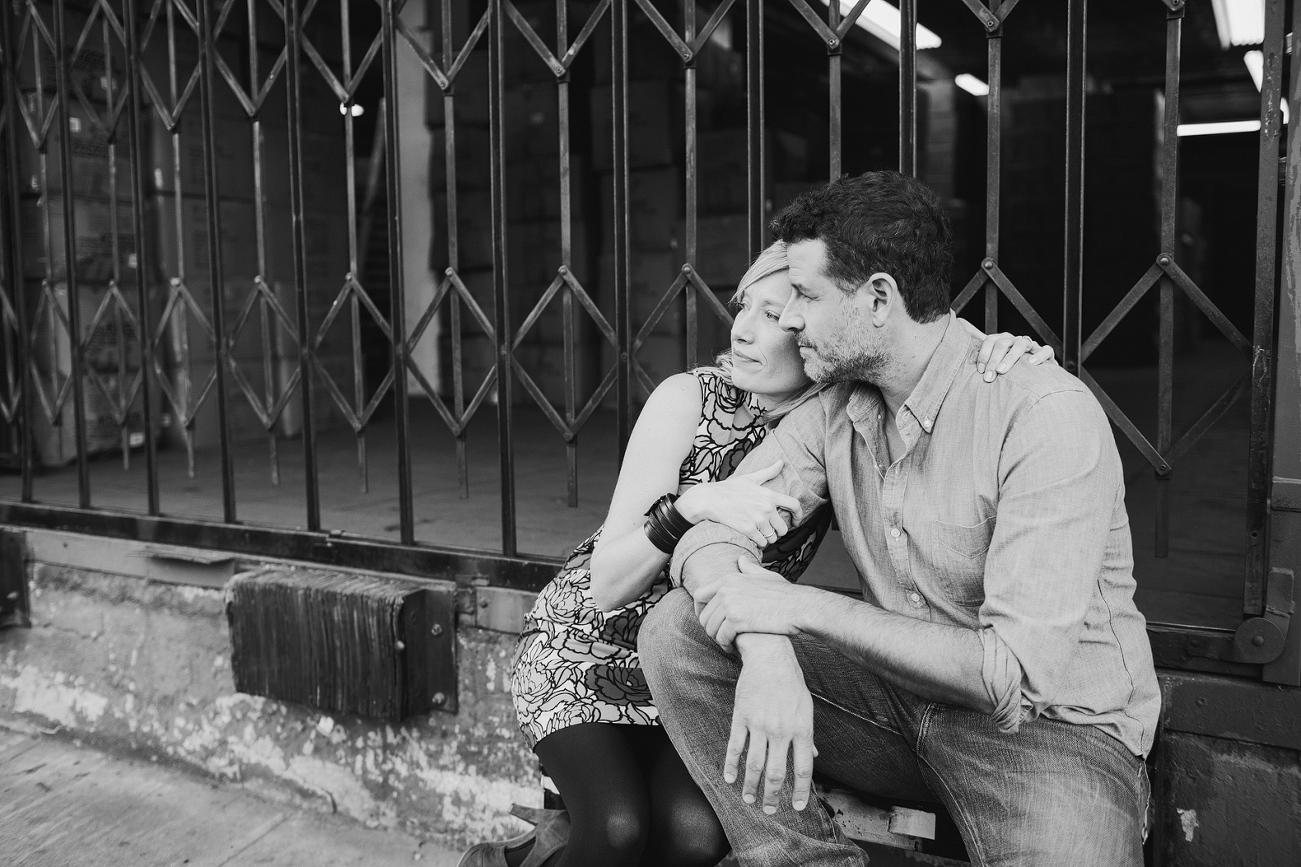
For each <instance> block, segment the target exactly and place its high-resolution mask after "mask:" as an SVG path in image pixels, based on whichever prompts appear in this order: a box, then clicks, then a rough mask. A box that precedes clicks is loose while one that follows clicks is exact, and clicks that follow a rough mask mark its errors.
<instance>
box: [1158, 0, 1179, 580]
mask: <svg viewBox="0 0 1301 867" xmlns="http://www.w3.org/2000/svg"><path fill="white" fill-rule="evenodd" d="M1183 17H1184V11H1183V7H1180V8H1178V9H1175V10H1170V11H1168V12H1167V13H1166V68H1165V117H1164V123H1163V126H1162V129H1163V133H1162V142H1161V176H1162V177H1161V252H1160V261H1161V264H1166V263H1167V262H1169V261H1170V259H1171V257H1173V256H1174V254H1175V247H1176V243H1177V241H1176V235H1175V230H1176V228H1177V226H1176V219H1177V216H1178V208H1179V65H1180V53H1181V47H1182V39H1183ZM1157 305H1158V314H1157V315H1158V338H1157V415H1156V449H1157V451H1158V452H1160V453H1161V455H1162V456H1163V457H1162V464H1161V465H1160V466H1158V467H1156V483H1157V484H1156V550H1155V552H1154V553H1155V554H1156V556H1157V557H1168V556H1170V467H1169V466H1168V465H1167V464H1166V463H1165V462H1164V456H1165V455H1166V454H1168V453H1169V452H1170V446H1171V444H1172V443H1173V442H1174V344H1175V286H1174V281H1173V280H1171V279H1170V278H1169V277H1167V276H1163V277H1162V278H1161V281H1160V284H1159V288H1158V301H1157Z"/></svg>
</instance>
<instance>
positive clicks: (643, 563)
mask: <svg viewBox="0 0 1301 867" xmlns="http://www.w3.org/2000/svg"><path fill="white" fill-rule="evenodd" d="M700 411H701V395H700V384H699V382H698V381H697V380H696V378H695V377H694V376H691V375H690V374H685V373H680V374H678V375H677V376H672V377H670V378H668V379H666V380H665V381H664V382H663V383H661V384H660V386H659V388H657V389H655V392H654V394H652V395H651V398H650V400H648V401H647V402H646V406H645V407H644V408H643V409H642V411H641V415H640V416H638V418H637V424H636V425H635V426H634V427H633V430H632V436H631V437H629V439H628V450H627V451H626V452H625V454H624V458H623V466H622V467H621V468H620V469H619V481H618V482H617V483H616V484H615V488H614V496H613V497H612V498H611V500H610V512H609V514H608V515H607V516H606V519H605V524H604V526H603V527H602V530H601V538H600V540H599V541H598V542H597V543H596V550H595V551H593V552H592V561H591V564H590V568H591V570H592V601H594V602H595V603H596V605H597V607H598V608H600V609H601V610H602V611H612V610H614V609H615V608H618V607H620V606H622V605H627V604H628V603H629V602H631V601H632V600H634V599H636V598H637V597H638V596H640V595H641V594H642V593H644V592H646V588H648V587H649V586H650V585H651V582H652V581H654V580H655V576H656V575H658V574H659V573H660V570H662V569H663V568H664V564H665V563H667V562H668V560H669V555H668V554H666V553H664V552H663V551H660V550H659V549H658V548H656V547H655V545H654V544H652V543H651V541H650V539H649V538H648V537H647V535H646V533H645V530H644V529H643V528H644V526H645V524H646V512H647V511H648V510H649V509H650V507H651V504H652V503H654V502H655V501H656V500H658V499H659V498H660V497H662V496H664V495H665V494H666V493H674V492H676V491H677V489H678V472H679V469H680V467H681V466H682V461H683V460H685V459H686V457H687V455H688V454H689V453H690V451H691V445H692V441H693V440H694V439H695V436H696V428H697V427H698V426H699V423H700ZM780 471H781V462H780V461H779V462H777V463H775V464H773V465H772V466H770V467H765V468H763V469H760V470H757V471H755V472H752V473H745V474H741V475H733V476H732V477H731V478H729V479H726V480H724V481H707V482H702V483H700V484H698V485H694V486H692V487H691V489H690V490H688V491H686V492H685V493H684V494H683V495H682V496H681V497H679V498H678V501H677V504H676V505H677V509H678V512H679V513H680V514H681V515H682V517H683V518H685V519H686V520H687V521H689V522H691V523H693V524H694V523H697V522H699V521H704V520H711V521H718V522H719V523H721V524H726V525H727V526H729V527H731V528H732V529H734V530H736V531H737V532H740V533H744V534H745V535H746V536H748V537H749V538H750V539H751V540H752V541H753V542H754V543H755V544H756V545H758V546H759V548H760V549H762V548H763V547H764V546H766V545H767V544H768V543H770V542H774V541H776V540H777V539H779V538H781V537H782V536H783V535H784V534H785V533H786V531H787V529H788V522H787V518H786V516H785V515H783V513H782V511H781V510H782V509H785V510H787V512H791V513H793V512H794V511H795V510H797V509H798V508H799V500H796V499H795V498H794V497H790V496H787V495H786V494H782V493H779V492H778V491H771V490H768V489H766V488H764V487H763V483H764V482H766V481H768V480H769V479H771V478H773V477H774V476H776V475H777V473H779V472H780Z"/></svg>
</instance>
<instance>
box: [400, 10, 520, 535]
mask: <svg viewBox="0 0 1301 867" xmlns="http://www.w3.org/2000/svg"><path fill="white" fill-rule="evenodd" d="M385 2H386V3H392V2H393V0H385ZM501 3H502V0H490V5H489V8H490V9H491V10H492V13H491V14H492V20H491V21H490V22H489V41H488V124H489V126H488V141H489V148H488V149H489V151H491V155H490V158H491V160H492V170H491V172H490V174H491V180H492V290H493V298H494V301H495V303H494V305H493V319H494V328H495V329H496V337H497V444H498V447H499V449H500V462H501V548H502V553H503V554H505V555H506V556H507V557H514V556H515V554H516V545H515V444H514V441H513V439H512V435H513V433H514V431H513V430H512V428H511V422H512V416H513V407H512V406H511V401H512V395H511V379H512V376H513V374H512V372H511V363H510V360H511V354H512V350H511V330H512V329H511V321H510V290H509V286H510V284H509V282H508V280H507V273H506V265H507V258H506V164H505V163H506V161H505V140H504V138H503V129H504V127H503V124H502V103H503V102H504V100H505V89H506V85H505V77H506V59H505V56H504V51H505V48H506V34H505V21H504V15H503V13H502V8H501Z"/></svg>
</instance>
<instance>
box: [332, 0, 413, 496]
mask: <svg viewBox="0 0 1301 867" xmlns="http://www.w3.org/2000/svg"><path fill="white" fill-rule="evenodd" d="M339 35H340V36H341V37H342V46H343V80H344V81H346V82H348V83H349V84H351V83H352V69H353V67H352V23H351V20H350V18H349V14H348V0H339ZM346 108H347V109H348V110H347V111H345V112H344V114H343V153H344V160H345V163H346V168H345V177H346V182H347V185H348V190H347V207H348V273H347V276H346V278H345V279H347V280H349V281H352V282H353V289H352V291H351V292H350V293H348V312H349V314H351V318H352V327H351V329H350V333H349V342H350V343H351V344H352V347H351V348H352V402H353V405H354V406H355V407H357V413H358V415H360V414H361V412H362V411H363V410H364V409H365V407H366V362H365V360H364V358H363V356H362V353H361V299H360V298H359V297H358V296H359V294H360V292H363V291H369V287H366V286H362V285H361V281H362V279H363V278H364V277H365V275H364V274H362V272H361V271H360V269H359V268H358V267H357V161H356V159H355V153H356V138H355V136H354V131H355V130H354V125H355V121H354V120H353V116H352V110H351V108H352V107H351V105H348V106H346ZM358 286H361V289H360V290H359V289H357V287H358ZM390 318H391V319H392V321H393V323H394V324H396V323H397V317H396V316H390ZM403 318H404V321H405V316H404V317H403ZM393 333H394V334H395V335H398V336H395V337H394V341H395V342H396V341H397V340H400V339H401V336H400V329H399V330H398V331H394V332H393ZM356 435H357V474H358V475H359V476H360V477H361V492H362V493H363V494H364V493H366V492H367V491H369V490H370V473H369V468H368V467H367V463H366V427H365V424H363V425H362V426H361V429H360V430H358V431H357V432H356Z"/></svg>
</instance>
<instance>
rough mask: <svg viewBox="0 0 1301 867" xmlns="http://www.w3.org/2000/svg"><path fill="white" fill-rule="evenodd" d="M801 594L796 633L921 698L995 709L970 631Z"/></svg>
mask: <svg viewBox="0 0 1301 867" xmlns="http://www.w3.org/2000/svg"><path fill="white" fill-rule="evenodd" d="M800 591H801V597H802V598H801V599H800V604H799V605H797V606H794V607H793V610H792V616H793V617H795V618H796V624H795V625H796V626H797V627H798V629H799V631H800V632H802V633H804V634H806V635H809V636H810V637H812V638H816V639H818V640H819V641H822V642H824V643H825V644H827V645H828V646H830V647H834V648H835V649H836V650H837V651H839V652H840V653H842V654H844V655H845V656H846V657H847V658H849V659H850V660H851V661H852V662H855V663H857V664H858V665H861V666H862V667H863V668H865V669H867V670H869V671H871V672H872V673H873V674H876V675H877V676H878V677H881V678H883V679H885V680H887V681H889V682H890V683H893V684H894V685H896V686H898V687H901V688H902V689H906V690H908V691H909V692H911V693H913V694H915V695H918V696H921V697H922V698H925V699H930V700H931V701H942V702H944V703H946V704H952V705H958V706H960V707H966V708H971V709H972V710H977V711H981V712H982V713H991V712H992V711H993V710H994V708H995V702H994V701H992V700H991V698H990V696H989V695H988V693H987V691H986V689H985V686H984V683H983V680H982V676H981V664H982V658H983V654H984V651H983V648H982V645H981V641H980V636H979V635H977V634H976V633H975V632H974V631H972V630H969V629H963V628H961V627H958V626H948V625H944V624H938V623H928V622H925V621H920V620H913V619H912V618H910V617H905V616H904V615H902V614H895V613H894V612H891V611H885V610H883V609H881V608H878V607H877V606H875V605H872V604H870V603H867V602H860V601H857V600H854V599H849V598H847V597H844V596H841V595H840V594H837V593H830V592H828V591H825V590H818V589H816V588H813V587H804V588H800ZM773 637H778V638H780V637H781V636H773ZM737 644H738V646H739V645H740V640H739V639H738V641H737Z"/></svg>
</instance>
